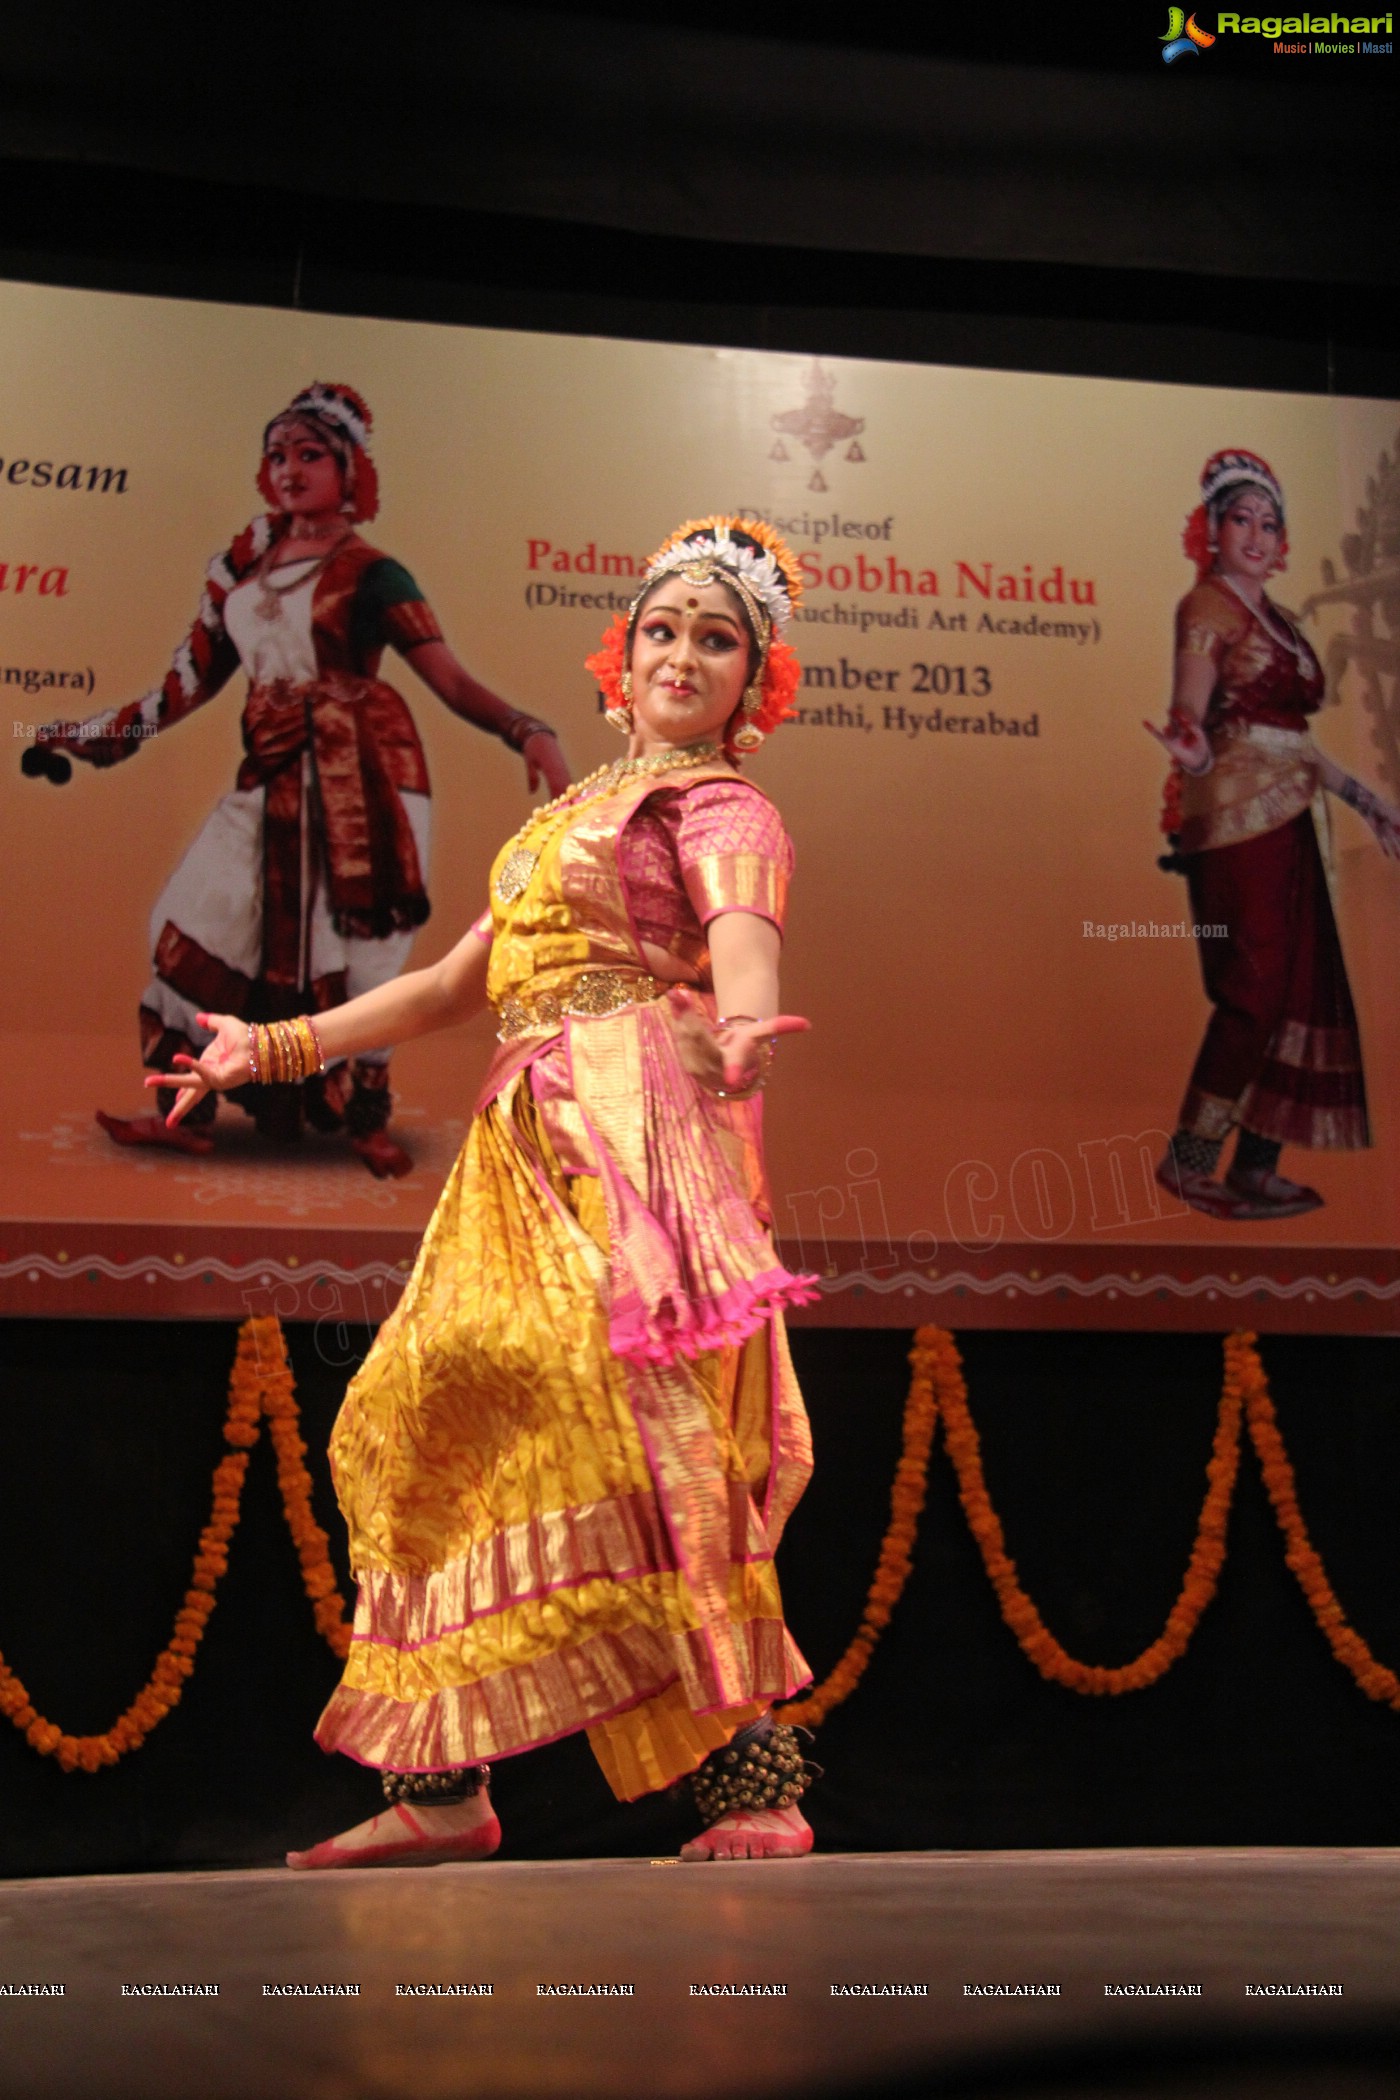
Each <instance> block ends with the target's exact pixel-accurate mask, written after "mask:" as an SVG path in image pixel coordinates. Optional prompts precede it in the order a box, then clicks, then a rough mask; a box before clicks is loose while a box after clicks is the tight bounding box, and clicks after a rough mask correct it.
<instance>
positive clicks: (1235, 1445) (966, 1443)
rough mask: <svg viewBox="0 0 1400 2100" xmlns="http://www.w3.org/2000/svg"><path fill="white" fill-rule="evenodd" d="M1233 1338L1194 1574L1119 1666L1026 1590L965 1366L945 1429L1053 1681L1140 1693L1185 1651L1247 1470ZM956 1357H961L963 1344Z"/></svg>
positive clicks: (999, 1566)
mask: <svg viewBox="0 0 1400 2100" xmlns="http://www.w3.org/2000/svg"><path fill="white" fill-rule="evenodd" d="M1232 1344H1233V1337H1232V1338H1231V1341H1230V1342H1227V1343H1226V1345H1225V1382H1224V1388H1223V1390H1222V1392H1221V1396H1220V1414H1219V1417H1218V1419H1217V1422H1216V1429H1215V1445H1214V1449H1213V1450H1212V1453H1211V1458H1210V1464H1209V1465H1208V1466H1207V1468H1206V1480H1207V1483H1208V1485H1207V1488H1206V1498H1205V1501H1204V1503H1203V1504H1202V1507H1201V1517H1200V1523H1199V1525H1198V1526H1197V1529H1196V1539H1195V1544H1194V1545H1193V1546H1192V1548H1191V1558H1190V1561H1189V1562H1188V1564H1187V1569H1186V1579H1185V1581H1184V1582H1183V1583H1182V1585H1181V1592H1180V1594H1179V1596H1178V1597H1177V1600H1176V1602H1175V1604H1174V1605H1173V1606H1172V1608H1171V1611H1170V1612H1169V1613H1168V1615H1167V1623H1166V1625H1165V1626H1164V1627H1163V1628H1162V1631H1161V1633H1159V1634H1158V1636H1157V1638H1156V1640H1155V1641H1152V1642H1150V1643H1149V1645H1148V1646H1147V1647H1146V1648H1144V1649H1143V1651H1142V1653H1141V1655H1139V1656H1137V1657H1135V1658H1134V1660H1133V1661H1132V1662H1129V1663H1121V1664H1119V1665H1117V1666H1116V1667H1114V1668H1105V1667H1103V1666H1102V1665H1101V1664H1098V1663H1082V1662H1076V1661H1075V1659H1074V1657H1073V1656H1072V1655H1070V1654H1069V1653H1068V1652H1067V1650H1066V1649H1064V1648H1063V1647H1061V1645H1060V1643H1059V1642H1058V1641H1057V1640H1056V1639H1055V1636H1054V1635H1053V1634H1052V1633H1051V1632H1050V1630H1049V1628H1048V1627H1047V1626H1046V1624H1045V1622H1044V1620H1043V1619H1042V1618H1041V1616H1040V1613H1039V1612H1038V1611H1037V1610H1036V1608H1035V1606H1034V1604H1032V1602H1031V1600H1030V1598H1029V1597H1028V1596H1027V1595H1026V1593H1025V1591H1024V1590H1023V1589H1022V1587H1021V1584H1020V1581H1019V1579H1018V1577H1017V1574H1016V1564H1015V1562H1014V1561H1013V1560H1011V1559H1009V1558H1008V1556H1007V1552H1006V1546H1005V1540H1004V1538H1003V1535H1002V1529H1001V1522H1000V1520H999V1518H998V1516H997V1513H996V1511H995V1510H994V1509H993V1508H992V1504H991V1500H990V1497H989V1496H988V1494H987V1485H986V1481H985V1480H984V1479H983V1476H982V1453H981V1446H980V1444H979V1442H978V1437H977V1431H976V1429H975V1428H974V1426H973V1422H972V1417H971V1415H970V1414H969V1413H968V1408H967V1387H966V1385H965V1384H964V1382H963V1378H962V1374H961V1370H960V1369H959V1370H958V1372H957V1374H956V1381H955V1384H954V1385H953V1387H952V1389H951V1390H949V1391H947V1392H945V1393H944V1394H943V1396H942V1397H943V1434H944V1438H945V1441H946V1444H947V1449H948V1456H949V1457H950V1458H951V1459H952V1461H953V1465H954V1468H955V1470H956V1472H957V1476H958V1493H959V1497H960V1499H961V1502H962V1506H963V1510H964V1512H965V1513H966V1516H967V1521H968V1524H969V1525H970V1527H971V1530H972V1535H973V1537H974V1538H975V1539H976V1541H977V1545H978V1549H979V1551H980V1552H981V1555H982V1561H983V1565H984V1566H985V1568H986V1570H987V1573H988V1575H989V1576H990V1577H991V1582H992V1587H993V1589H994V1590H995V1591H996V1593H997V1601H998V1603H999V1604H1000V1606H1001V1615H1002V1617H1003V1618H1004V1619H1005V1621H1006V1623H1007V1625H1008V1626H1009V1627H1010V1628H1011V1631H1012V1632H1013V1633H1014V1634H1015V1636H1016V1639H1017V1640H1018V1642H1019V1643H1020V1645H1021V1650H1022V1653H1023V1654H1024V1655H1025V1656H1026V1658H1027V1660H1028V1661H1030V1662H1032V1663H1034V1664H1035V1667H1036V1668H1037V1670H1039V1672H1040V1674H1041V1676H1042V1677H1047V1678H1049V1679H1050V1681H1051V1682H1052V1683H1053V1684H1062V1685H1064V1686H1066V1687H1067V1688H1068V1689H1069V1690H1070V1691H1074V1692H1086V1693H1095V1694H1102V1693H1117V1692H1139V1691H1142V1690H1143V1689H1144V1688H1145V1687H1146V1686H1147V1685H1149V1684H1155V1682H1156V1681H1157V1679H1158V1678H1159V1677H1161V1676H1162V1675H1163V1674H1164V1672H1165V1671H1167V1670H1169V1669H1170V1668H1171V1666H1172V1664H1173V1663H1174V1662H1176V1661H1177V1660H1178V1659H1179V1658H1180V1657H1181V1656H1182V1655H1184V1654H1185V1652H1186V1648H1187V1645H1188V1643H1189V1642H1190V1639H1191V1636H1192V1635H1193V1634H1194V1632H1195V1631H1196V1628H1197V1626H1198V1625H1199V1624H1200V1620H1201V1614H1202V1612H1203V1611H1204V1610H1205V1608H1206V1606H1207V1605H1208V1604H1209V1603H1210V1600H1211V1598H1212V1597H1213V1596H1214V1595H1215V1591H1216V1585H1217V1583H1218V1581H1219V1579H1220V1570H1221V1567H1222V1566H1223V1565H1224V1560H1225V1527H1226V1523H1227V1520H1228V1518H1229V1514H1230V1503H1231V1501H1232V1499H1233V1497H1234V1492H1235V1478H1236V1475H1237V1473H1238V1471H1239V1462H1240V1419H1241V1414H1242V1410H1243V1386H1242V1378H1241V1369H1240V1365H1239V1362H1238V1360H1237V1357H1238V1351H1237V1350H1236V1351H1235V1352H1234V1355H1233V1356H1232ZM953 1356H954V1360H955V1362H956V1361H957V1352H956V1350H954V1351H953Z"/></svg>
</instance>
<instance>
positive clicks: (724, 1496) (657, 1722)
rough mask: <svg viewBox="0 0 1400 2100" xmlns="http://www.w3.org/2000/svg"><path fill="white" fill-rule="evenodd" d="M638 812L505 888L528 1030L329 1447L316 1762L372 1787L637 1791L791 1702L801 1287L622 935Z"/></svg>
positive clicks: (573, 825)
mask: <svg viewBox="0 0 1400 2100" xmlns="http://www.w3.org/2000/svg"><path fill="white" fill-rule="evenodd" d="M668 777H669V776H668ZM654 785H655V783H654V781H652V782H647V783H644V784H642V785H641V786H640V787H639V786H638V784H637V783H636V782H635V781H634V782H632V783H630V784H629V786H628V787H627V788H625V789H623V790H622V791H621V792H616V793H613V794H611V795H605V796H603V797H601V798H597V799H593V800H590V801H588V802H585V803H583V804H581V805H580V807H579V809H578V810H577V811H576V812H572V811H566V812H565V813H564V816H563V818H562V820H561V818H560V815H559V813H558V812H557V811H556V812H554V813H553V814H552V815H551V814H550V813H548V812H545V813H542V814H541V815H540V817H539V818H537V820H536V821H535V822H534V823H533V824H532V825H530V826H527V827H526V830H525V831H524V832H523V833H522V834H521V835H520V837H519V839H518V840H516V841H512V843H511V846H510V847H508V848H507V849H506V850H505V851H504V852H503V853H502V854H501V855H500V856H499V857H498V860H497V863H496V867H495V868H494V869H493V875H492V914H493V926H494V940H493V948H492V960H491V972H490V980H489V990H490V995H491V998H492V1002H493V1004H494V1005H495V1006H496V1008H497V1011H498V1012H499V1013H508V1014H510V1015H511V1016H512V1020H513V1026H514V1028H515V1030H516V1031H517V1032H516V1033H515V1034H514V1038H513V1040H511V1041H508V1042H507V1043H505V1044H504V1045H503V1048H502V1050H501V1052H500V1053H499V1055H498V1057H497V1059H496V1062H495V1064H494V1066H493V1068H492V1072H491V1074H490V1076H489V1077H488V1081H487V1085H486V1088H485V1090H484V1096H483V1104H482V1106H481V1107H480V1109H479V1112H478V1114H477V1116H476V1118H475V1120H474V1121H473V1123H472V1127H471V1130H470V1132H469V1134H468V1136H467V1140H466V1143H465V1144H464V1146H463V1148H462V1152H461V1155H460V1156H459V1158H458V1160H457V1162H456V1165H455V1166H454V1168H453V1170H452V1173H451V1176H450V1177H449V1179H448V1182H447V1186H446V1188H445V1189H444V1191H443V1194H442V1197H441V1199H440V1201H439V1203H438V1206H437V1209H436V1211H435V1212H434V1215H433V1218H432V1221H431V1223H430V1224H429V1227H428V1230H427V1233H426V1234H425V1236H424V1239H423V1243H422V1246H421V1248H420V1251H419V1254H418V1259H417V1262H416V1264H415V1266H414V1270H413V1273H412V1276H411V1277H410V1279H409V1282H408V1284H407V1287H406V1288H405V1291H404V1294H403V1297H402V1298H401V1300H400V1302H399V1304H398V1306H397V1308H396V1309H395V1311H394V1312H393V1313H392V1314H391V1316H390V1318H389V1319H388V1320H387V1321H386V1322H385V1324H384V1326H383V1327H382V1328H381V1330H380V1332H379V1335H378V1337H377V1338H376V1341H375V1343H374V1346H373V1348H372V1349H371V1351H370V1354H369V1356H368V1357H367V1358H366V1361H365V1363H364V1366H363V1368H362V1369H361V1370H360V1372H359V1373H358V1374H357V1376H356V1377H355V1379H354V1380H353V1381H352V1383H351V1386H350V1388H349V1391H348V1393H347V1395H346V1399H345V1403H344V1406H343V1408H342V1410H341V1413H340V1415H339V1417H338V1419H337V1422H336V1426H335V1430H334V1432H333V1436H332V1442H331V1462H332V1469H333V1473H334V1477H335V1482H336V1489H337V1493H338V1495H339V1497H340V1502H341V1507H342V1509H343V1511H344V1513H345V1517H346V1522H347V1524H348V1526H349V1531H350V1545H351V1554H352V1560H353V1564H354V1567H355V1572H356V1575H357V1578H358V1581H359V1585H360V1589H359V1599H358V1604H357V1610H356V1618H355V1634H354V1641H353V1645H352V1648H351V1652H350V1656H349V1659H348V1661H347V1665H346V1670H345V1675H344V1678H343V1680H342V1683H341V1685H340V1686H339V1688H338V1689H337V1691H336V1692H335V1693H334V1695H333V1696H332V1698H331V1700H330V1703H329V1705H328V1706H327V1708H326V1711H325V1713H324V1714H323V1716H322V1719H321V1723H320V1725H319V1727H318V1730H317V1737H318V1740H319V1741H320V1742H321V1743H322V1745H323V1747H325V1748H327V1749H335V1750H343V1751H345V1752H347V1753H348V1754H349V1755H351V1756H353V1757H356V1758H358V1759H360V1760H361V1761H363V1762H365V1763H368V1764H371V1765H377V1766H381V1767H384V1768H388V1769H392V1770H396V1771H406V1770H431V1769H441V1768H444V1767H448V1766H455V1765H462V1764H470V1763H475V1762H477V1761H479V1760H482V1759H488V1758H491V1757H498V1756H501V1755H504V1754H508V1753H510V1752H513V1751H518V1750H523V1749H527V1748H529V1747H531V1746H532V1745H535V1744H539V1743H542V1742H546V1741H549V1740H552V1739H554V1738H556V1737H558V1736H561V1735H564V1734H568V1733H570V1732H572V1731H573V1730H575V1729H578V1728H588V1730H589V1733H590V1739H591V1740H592V1742H593V1746H594V1749H595V1751H596V1752H597V1754H598V1757H599V1760H600V1763H601V1764H602V1766H603V1769H604V1771H605V1773H606V1775H607V1777H608V1779H609V1781H610V1783H611V1784H612V1786H613V1787H614V1790H615V1791H616V1792H617V1793H618V1794H619V1795H620V1796H622V1797H623V1798H630V1797H632V1796H633V1795H636V1794H639V1793H643V1792H646V1791H649V1790H651V1789H653V1788H655V1787H659V1786H664V1785H667V1784H669V1783H670V1782H671V1781H672V1780H674V1779H675V1778H677V1777H679V1776H681V1775H682V1774H683V1773H685V1772H688V1771H691V1770H693V1769H694V1768H695V1767H696V1766H697V1765H698V1764H699V1763H701V1762H702V1760H703V1759H704V1757H705V1756H706V1755H707V1754H708V1752H709V1751H710V1750H711V1749H713V1748H715V1747H716V1746H717V1745H718V1744H720V1743H723V1742H725V1741H727V1740H728V1738H729V1736H730V1735H731V1734H732V1733H733V1732H734V1729H735V1728H737V1727H739V1726H742V1725H743V1723H744V1721H746V1720H747V1719H750V1718H752V1717H753V1715H754V1714H755V1713H757V1712H760V1711H762V1709H763V1708H764V1707H766V1706H767V1705H768V1704H769V1703H770V1702H771V1701H772V1700H773V1699H775V1698H782V1697H786V1696H788V1695H789V1694H790V1693H791V1692H793V1691H795V1690H796V1689H797V1688H798V1687H799V1686H800V1685H801V1684H802V1683H803V1682H805V1681H806V1678H807V1675H808V1672H807V1670H806V1666H805V1664H804V1663H803V1660H802V1657H801V1656H800V1654H799V1653H798V1651H797V1649H796V1648H795V1646H794V1645H793V1643H792V1641H791V1638H790V1636H789V1635H788V1633H787V1630H786V1628H785V1626H784V1623H783V1616H782V1605H781V1599H780V1596H779V1590H778V1583H777V1577H776V1574H775V1571H774V1568H773V1560H772V1555H773V1549H774V1547H775V1545H776V1543H777V1540H778V1538H779V1536H780V1534H781V1530H782V1526H783V1523H784V1521H785V1520H786V1517H787V1515H788V1513H789V1511H790V1510H791V1508H792V1506H793V1504H794V1503H795V1501H796V1500H797V1497H798V1495H799V1494H800V1493H801V1490H802V1487H803V1485H804V1484H805V1481H806V1479H807V1476H808V1473H809V1471H810V1465H811V1457H810V1442H809V1438H808V1432H807V1425H806V1417H805V1413H804V1411H803V1408H802V1402H801V1396H800V1394H799V1392H798V1390H797V1385H796V1381H795V1379H794V1377H793V1373H792V1368H791V1362H790V1359H789V1356H788V1352H787V1347H786V1340H785V1335H784V1331H783V1321H782V1311H781V1307H782V1304H783V1303H785V1302H792V1301H793V1300H794V1299H800V1298H802V1297H804V1296H805V1295H807V1293H806V1289H805V1287H804V1279H797V1278H792V1277H790V1276H788V1275H787V1272H786V1271H784V1270H782V1269H781V1268H780V1267H779V1265H778V1263H777V1259H776V1255H775V1254H774V1252H773V1249H772V1243H771V1240H770V1239H769V1237H768V1235H767V1232H766V1229H765V1225H764V1222H763V1196H762V1187H761V1178H762V1177H761V1157H760V1154H759V1148H758V1131H757V1118H756V1116H755V1115H753V1114H752V1113H751V1112H750V1111H749V1110H748V1107H747V1105H746V1104H728V1103H721V1102H717V1101H715V1100H714V1098H713V1097H712V1096H707V1095H704V1094H703V1092H702V1090H701V1089H700V1088H698V1087H697V1086H696V1084H695V1082H694V1081H692V1080H690V1079H689V1077H688V1075H686V1074H685V1073H684V1071H683V1068H682V1067H681V1066H680V1064H679V1060H678V1059H677V1058H676V1057H675V1051H674V1042H673V1038H672V1032H671V1012H670V1008H669V1005H668V1003H667V1001H666V999H665V997H664V996H660V995H659V993H660V988H659V987H657V986H656V985H655V983H654V980H651V979H650V977H649V975H648V973H647V970H646V966H645V963H644V961H643V959H642V956H641V954H640V950H639V948H638V947H637V943H636V940H635V936H634V935H633V933H632V931H631V925H630V920H629V917H628V912H627V906H626V899H625V897H624V896H623V894H622V890H621V884H620V881H619V878H618V874H617V866H616V852H615V847H616V840H617V837H618V834H619V832H620V829H621V827H622V825H623V824H625V823H626V821H627V819H628V818H629V816H630V815H631V814H632V813H633V812H634V811H635V810H636V808H637V807H639V806H640V804H641V802H642V801H643V800H644V799H645V796H646V794H647V793H649V792H651V791H652V790H653V788H654ZM512 855H514V859H513V860H512V858H511V856H512ZM507 869H508V870H509V872H508V873H504V874H503V871H506V870H507ZM716 879H717V880H719V881H720V882H721V883H724V882H731V883H738V882H742V883H743V885H744V886H745V889H746V892H747V893H748V894H750V895H752V894H753V893H754V885H755V872H754V870H753V869H752V868H748V869H745V870H742V871H734V870H731V871H726V872H721V873H719V874H718V875H717V878H716ZM778 908H780V904H779V907H778ZM551 1002H553V1003H552V1004H551ZM624 1352H625V1353H624Z"/></svg>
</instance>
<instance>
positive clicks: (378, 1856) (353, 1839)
mask: <svg viewBox="0 0 1400 2100" xmlns="http://www.w3.org/2000/svg"><path fill="white" fill-rule="evenodd" d="M463 1809H469V1810H470V1811H471V1812H472V1815H473V1816H474V1818H475V1820H473V1821H469V1822H467V1821H464V1819H463V1816H462V1810H463ZM500 1846H501V1826H500V1824H499V1823H498V1822H497V1820H496V1818H495V1816H494V1815H493V1814H492V1813H491V1810H490V1809H489V1807H488V1809H487V1811H486V1814H485V1816H484V1817H483V1816H481V1815H479V1813H478V1812H477V1809H476V1804H475V1802H463V1803H460V1804H457V1805H456V1806H454V1807H451V1808H419V1809H417V1810H414V1809H411V1808H407V1807H406V1806H405V1805H404V1803H403V1802H402V1801H396V1802H395V1803H394V1806H393V1807H392V1808H389V1809H385V1810H384V1812H383V1814H381V1815H377V1816H371V1817H370V1819H369V1821H368V1822H367V1823H357V1824H356V1825H355V1828H354V1829H353V1830H345V1831H342V1832H341V1834H340V1836H339V1837H333V1838H324V1839H323V1840H322V1841H321V1843H320V1844H319V1845H313V1846H312V1847H311V1849H310V1851H308V1852H289V1853H288V1854H287V1865H288V1866H289V1867H295V1868H297V1869H298V1870H299V1871H302V1872H305V1871H307V1870H308V1869H310V1870H313V1871H314V1870H319V1869H323V1868H326V1867H435V1866H441V1865H443V1864H444V1863H445V1862H446V1861H448V1860H454V1859H456V1860H462V1859H490V1857H491V1855H492V1853H494V1852H498V1851H499V1850H500Z"/></svg>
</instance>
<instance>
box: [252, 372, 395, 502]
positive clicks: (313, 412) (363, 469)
mask: <svg viewBox="0 0 1400 2100" xmlns="http://www.w3.org/2000/svg"><path fill="white" fill-rule="evenodd" d="M281 423H305V424H307V425H308V426H309V428H311V429H312V430H314V431H315V432H316V434H317V435H318V437H320V438H321V439H323V440H324V442H325V444H326V445H327V446H328V447H329V449H330V450H331V452H333V453H334V455H335V457H336V459H337V460H338V461H339V462H340V471H341V477H342V479H343V481H344V484H345V501H344V503H343V504H342V506H341V507H342V509H343V510H344V512H345V514H346V516H347V517H348V518H349V519H350V520H351V522H352V523H353V524H356V525H359V524H362V523H363V522H364V521H365V520H366V519H367V518H372V517H373V516H374V514H375V512H376V511H377V510H378V509H379V476H378V474H376V472H375V470H374V461H373V460H372V459H371V458H370V455H369V434H370V431H371V430H372V429H373V428H374V418H373V416H372V415H371V414H370V412H369V404H368V402H367V401H366V400H365V398H364V396H363V395H362V394H357V393H356V392H355V389H354V388H353V387H352V386H332V385H328V384H327V383H326V382H325V381H324V380H320V379H316V380H313V381H312V383H311V385H310V386H308V387H303V388H302V390H301V392H300V393H299V394H298V395H297V396H296V398H295V400H293V401H292V402H290V403H289V404H288V406H287V407H286V408H284V409H283V411H282V413H281V415H280V416H274V417H273V419H272V421H271V422H270V423H269V424H268V426H267V429H266V430H265V431H264V432H263V449H264V452H266V449H267V443H268V440H269V438H270V437H271V436H272V433H273V431H274V430H276V429H277V427H278V425H279V424H281ZM258 488H259V490H260V491H261V492H262V494H263V495H264V496H265V497H266V499H267V501H268V502H269V503H271V504H273V505H274V506H275V504H276V500H277V499H276V497H275V496H274V494H273V491H272V477H271V475H270V474H269V472H268V465H267V460H266V459H265V458H264V460H263V462H262V464H261V466H260V467H259V468H258Z"/></svg>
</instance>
